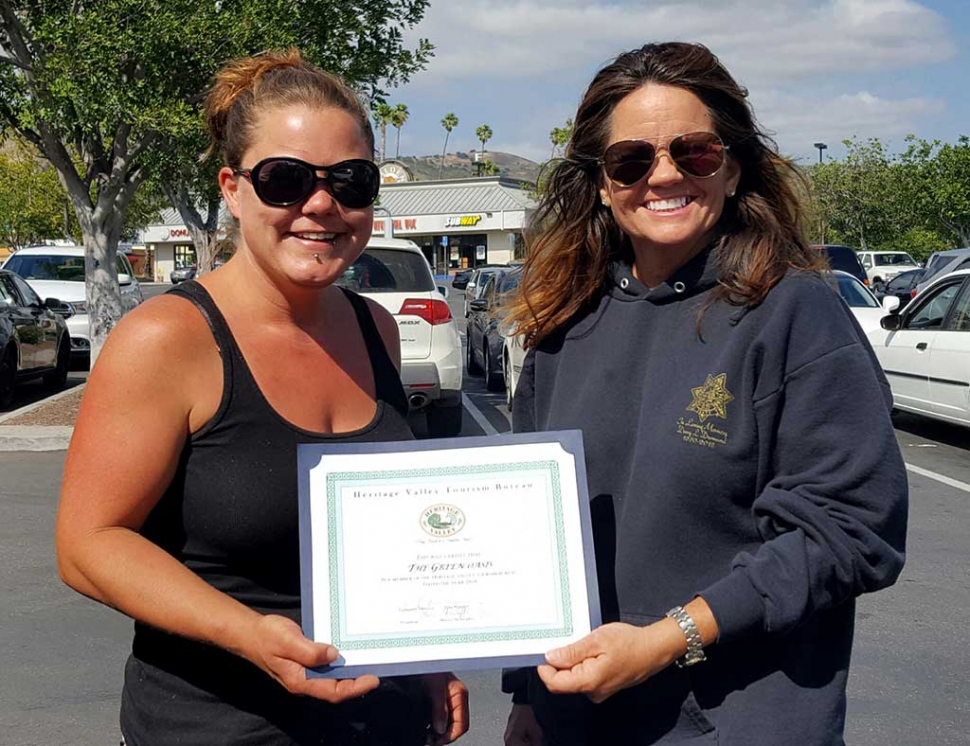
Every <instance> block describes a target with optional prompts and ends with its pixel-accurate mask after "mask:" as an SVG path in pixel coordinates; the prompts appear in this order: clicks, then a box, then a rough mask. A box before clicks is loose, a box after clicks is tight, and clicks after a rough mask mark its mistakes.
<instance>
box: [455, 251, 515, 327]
mask: <svg viewBox="0 0 970 746" xmlns="http://www.w3.org/2000/svg"><path fill="white" fill-rule="evenodd" d="M508 268H509V267H508V265H507V264H483V265H482V266H481V267H475V270H474V271H473V272H472V276H471V277H470V278H469V279H468V284H467V285H465V318H466V319H467V318H468V313H469V308H468V304H469V303H471V302H472V301H473V300H475V299H476V298H478V297H479V295H481V292H482V289H483V288H484V287H485V281H486V280H487V279H488V276H489V275H490V274H492V273H494V272H500V271H502V270H506V269H508Z"/></svg>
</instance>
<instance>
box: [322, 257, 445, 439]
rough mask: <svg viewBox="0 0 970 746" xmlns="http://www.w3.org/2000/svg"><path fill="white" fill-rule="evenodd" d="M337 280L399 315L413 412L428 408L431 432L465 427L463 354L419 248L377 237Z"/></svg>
mask: <svg viewBox="0 0 970 746" xmlns="http://www.w3.org/2000/svg"><path fill="white" fill-rule="evenodd" d="M337 284H338V285H342V286H343V287H346V288H349V289H350V290H353V291H355V292H358V293H360V294H361V295H366V296H367V297H368V298H370V299H371V300H374V301H376V302H377V303H380V304H381V305H382V306H383V307H384V308H386V309H387V310H388V311H390V312H391V313H392V314H393V315H394V318H395V319H396V320H397V327H398V331H399V332H400V335H401V381H402V382H403V383H404V390H405V391H406V392H407V395H408V404H409V405H410V407H411V411H418V410H424V412H425V416H426V417H427V422H428V432H429V433H430V434H431V436H432V437H436V438H449V437H454V436H456V435H458V433H459V432H460V431H461V419H462V407H461V377H462V355H461V338H460V337H459V336H458V324H457V322H456V321H455V319H454V318H453V317H452V315H451V310H450V309H449V308H448V302H447V301H446V299H445V293H446V292H447V291H446V290H445V288H439V287H436V286H435V280H434V275H433V274H432V273H431V267H430V265H429V264H428V260H427V259H425V257H424V254H423V253H422V252H421V249H420V248H418V246H417V244H415V243H413V242H412V241H405V240H402V239H399V238H373V239H371V241H370V243H368V244H367V249H366V250H365V251H364V253H363V254H361V255H360V256H359V257H358V258H357V261H355V262H354V263H353V265H351V267H350V268H349V269H348V270H347V271H346V272H344V274H343V277H341V278H340V280H338V282H337Z"/></svg>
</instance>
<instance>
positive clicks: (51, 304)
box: [44, 298, 74, 319]
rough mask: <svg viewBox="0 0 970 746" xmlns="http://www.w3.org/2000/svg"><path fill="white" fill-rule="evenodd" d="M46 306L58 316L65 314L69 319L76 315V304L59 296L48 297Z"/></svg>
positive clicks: (45, 302)
mask: <svg viewBox="0 0 970 746" xmlns="http://www.w3.org/2000/svg"><path fill="white" fill-rule="evenodd" d="M44 306H45V307H46V308H48V309H49V310H51V311H53V312H54V313H56V314H57V315H58V316H63V317H64V318H65V319H69V318H71V316H73V315H74V306H72V305H71V304H70V303H65V302H64V301H62V300H58V299H57V298H47V299H46V300H45V301H44Z"/></svg>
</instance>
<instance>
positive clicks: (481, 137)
mask: <svg viewBox="0 0 970 746" xmlns="http://www.w3.org/2000/svg"><path fill="white" fill-rule="evenodd" d="M475 137H477V138H478V141H479V142H480V143H481V144H482V150H483V151H484V150H485V143H487V142H488V141H489V140H491V139H492V128H491V127H489V126H488V125H487V124H483V125H482V126H481V127H479V128H478V129H476V130H475Z"/></svg>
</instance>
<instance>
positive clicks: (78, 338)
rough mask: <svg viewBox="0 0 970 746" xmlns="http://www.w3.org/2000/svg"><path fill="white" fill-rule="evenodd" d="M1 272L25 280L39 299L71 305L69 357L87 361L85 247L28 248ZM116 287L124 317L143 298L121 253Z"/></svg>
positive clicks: (87, 323) (18, 253) (13, 255)
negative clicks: (48, 299) (117, 286)
mask: <svg viewBox="0 0 970 746" xmlns="http://www.w3.org/2000/svg"><path fill="white" fill-rule="evenodd" d="M3 268H4V269H9V270H10V271H11V272H15V273H17V274H18V275H20V276H21V277H22V278H24V279H25V280H26V281H27V284H28V285H30V287H31V288H33V290H34V292H35V293H37V295H39V296H40V297H41V298H57V299H58V300H61V301H64V302H66V303H70V304H71V306H72V307H73V308H74V315H73V316H71V317H70V318H68V320H67V330H68V331H69V332H70V334H71V356H72V357H80V358H86V357H88V356H89V355H90V354H91V324H90V320H89V318H88V304H87V296H86V294H85V290H84V247H83V246H28V247H27V248H23V249H20V250H19V251H17V252H15V253H14V254H12V255H11V257H10V258H9V259H7V262H6V264H4V265H3ZM118 285H119V286H120V290H121V306H122V312H123V313H127V312H128V311H130V310H131V309H132V308H134V307H135V306H137V305H138V304H139V303H141V302H142V300H143V298H142V294H141V287H139V285H138V280H137V279H135V275H134V272H133V271H132V269H131V264H129V263H128V257H126V256H125V255H124V254H122V253H119V254H118Z"/></svg>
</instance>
